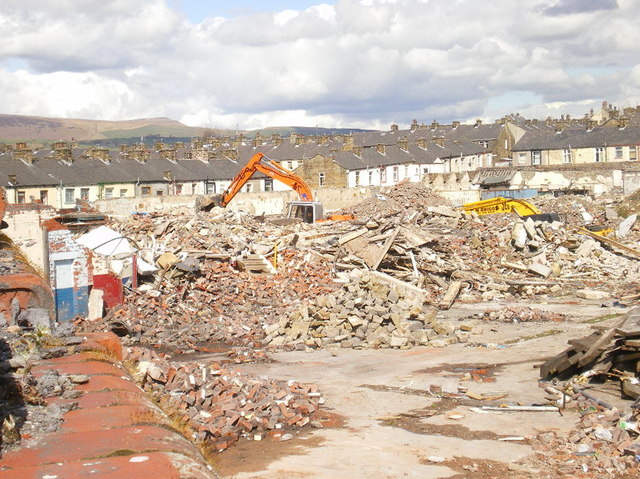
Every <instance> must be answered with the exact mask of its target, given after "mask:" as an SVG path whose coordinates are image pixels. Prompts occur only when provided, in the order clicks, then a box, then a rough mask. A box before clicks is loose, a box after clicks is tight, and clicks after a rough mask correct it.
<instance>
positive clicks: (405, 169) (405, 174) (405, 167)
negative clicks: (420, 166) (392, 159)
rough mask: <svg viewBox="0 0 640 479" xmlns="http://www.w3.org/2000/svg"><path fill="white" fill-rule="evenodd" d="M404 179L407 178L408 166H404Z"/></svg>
mask: <svg viewBox="0 0 640 479" xmlns="http://www.w3.org/2000/svg"><path fill="white" fill-rule="evenodd" d="M404 177H405V178H409V165H404Z"/></svg>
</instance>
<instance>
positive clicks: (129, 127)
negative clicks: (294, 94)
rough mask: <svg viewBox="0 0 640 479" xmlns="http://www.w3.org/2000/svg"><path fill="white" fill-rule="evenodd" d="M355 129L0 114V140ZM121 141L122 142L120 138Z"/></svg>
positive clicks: (102, 140) (109, 141) (108, 140)
mask: <svg viewBox="0 0 640 479" xmlns="http://www.w3.org/2000/svg"><path fill="white" fill-rule="evenodd" d="M362 131H368V130H362V129H358V128H322V127H306V126H280V127H270V128H261V129H259V130H251V131H239V132H238V131H236V130H223V129H214V128H204V127H191V126H187V125H183V124H182V123H180V122H179V121H175V120H171V119H169V118H142V119H138V120H123V121H104V120H82V119H73V118H48V117H43V116H23V115H3V114H0V141H2V142H5V143H10V142H15V141H26V142H30V141H34V140H35V141H40V142H48V141H56V140H63V141H70V140H72V139H74V140H76V141H79V142H83V143H93V144H104V145H118V144H120V143H131V142H132V141H133V140H137V141H139V140H140V138H141V137H144V138H145V139H147V138H154V139H159V138H163V139H165V140H167V141H169V142H171V139H175V140H178V139H179V140H184V139H185V138H195V137H200V136H203V134H204V135H206V136H233V135H235V134H236V133H243V134H244V135H245V136H247V137H250V138H252V137H254V136H255V135H256V133H257V132H260V134H261V135H263V136H266V137H269V136H271V135H273V134H278V135H280V136H282V137H287V136H289V135H290V134H291V133H298V134H302V135H305V136H311V135H339V134H348V133H353V132H362ZM120 140H122V141H120Z"/></svg>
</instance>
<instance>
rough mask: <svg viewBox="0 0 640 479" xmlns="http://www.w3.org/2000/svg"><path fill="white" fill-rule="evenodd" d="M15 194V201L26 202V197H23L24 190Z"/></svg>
mask: <svg viewBox="0 0 640 479" xmlns="http://www.w3.org/2000/svg"><path fill="white" fill-rule="evenodd" d="M17 196H18V197H17V199H16V202H17V203H19V204H22V203H26V199H25V198H26V197H25V192H24V191H18V195H17Z"/></svg>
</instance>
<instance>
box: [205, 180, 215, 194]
mask: <svg viewBox="0 0 640 479" xmlns="http://www.w3.org/2000/svg"><path fill="white" fill-rule="evenodd" d="M204 189H205V191H206V193H205V194H206V195H213V194H214V193H215V192H216V184H215V183H213V182H211V183H209V182H207V183H205V187H204Z"/></svg>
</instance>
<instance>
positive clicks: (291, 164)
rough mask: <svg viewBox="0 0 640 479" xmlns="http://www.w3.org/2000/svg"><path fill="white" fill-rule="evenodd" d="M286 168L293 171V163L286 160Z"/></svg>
mask: <svg viewBox="0 0 640 479" xmlns="http://www.w3.org/2000/svg"><path fill="white" fill-rule="evenodd" d="M287 168H288V169H289V170H293V161H290V160H287Z"/></svg>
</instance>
